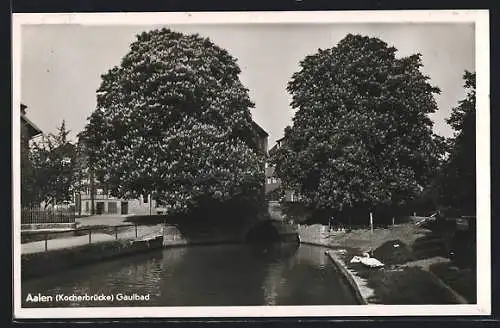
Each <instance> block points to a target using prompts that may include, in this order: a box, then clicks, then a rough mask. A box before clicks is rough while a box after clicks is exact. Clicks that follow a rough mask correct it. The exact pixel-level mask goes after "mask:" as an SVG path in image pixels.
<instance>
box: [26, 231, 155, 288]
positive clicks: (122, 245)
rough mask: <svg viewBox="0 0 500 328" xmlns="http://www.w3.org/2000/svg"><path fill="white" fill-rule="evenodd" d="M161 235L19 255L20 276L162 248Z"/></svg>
mask: <svg viewBox="0 0 500 328" xmlns="http://www.w3.org/2000/svg"><path fill="white" fill-rule="evenodd" d="M162 245H163V236H157V237H153V238H150V239H142V240H114V241H109V242H102V243H96V244H87V245H82V246H76V247H71V248H62V249H56V250H51V251H47V252H38V253H29V254H22V255H21V276H22V278H32V277H38V276H43V275H47V274H51V273H55V272H60V271H63V270H68V269H72V268H75V267H78V266H81V265H85V264H90V263H96V262H99V261H102V260H105V259H110V258H115V257H119V256H124V255H130V254H135V253H140V252H144V251H148V250H152V249H159V248H162Z"/></svg>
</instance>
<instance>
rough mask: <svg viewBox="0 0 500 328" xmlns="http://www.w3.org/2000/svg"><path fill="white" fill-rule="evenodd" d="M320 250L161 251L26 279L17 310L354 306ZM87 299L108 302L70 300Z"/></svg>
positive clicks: (200, 248)
mask: <svg viewBox="0 0 500 328" xmlns="http://www.w3.org/2000/svg"><path fill="white" fill-rule="evenodd" d="M324 251H325V249H323V248H321V247H316V246H308V245H298V244H293V243H292V244H285V243H275V244H267V245H262V244H235V245H214V246H192V247H178V248H166V249H162V250H157V251H151V252H148V253H143V254H137V255H134V256H127V257H123V258H118V259H114V260H110V261H106V262H104V263H99V264H93V265H89V266H83V267H79V268H75V269H73V270H71V271H65V272H61V273H60V274H55V275H54V274H53V275H51V276H48V277H43V278H36V279H30V280H27V281H24V282H23V283H22V306H23V307H68V306H251V305H344V304H356V300H355V298H354V295H353V293H352V291H351V289H350V288H349V287H348V285H347V284H346V283H345V281H344V280H343V279H342V277H341V276H340V273H338V271H337V269H336V268H335V267H334V265H333V263H332V262H331V260H330V259H329V258H328V256H327V255H325V253H324ZM134 294H135V295H134ZM40 295H41V296H45V299H44V302H35V301H36V296H40ZM57 295H64V297H62V299H61V300H59V299H57V300H56V298H58V297H61V296H57ZM85 295H87V296H88V297H87V299H88V298H91V297H94V295H98V296H101V299H102V298H103V297H108V300H107V301H103V300H87V301H86V300H78V299H76V298H75V297H77V296H80V297H83V296H85ZM50 297H52V299H50ZM110 297H113V299H112V300H109V298H110ZM125 298H128V299H125ZM132 298H143V299H142V300H141V299H136V300H131V299H132ZM27 300H29V301H27ZM34 300H35V301H34Z"/></svg>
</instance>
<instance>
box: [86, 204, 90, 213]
mask: <svg viewBox="0 0 500 328" xmlns="http://www.w3.org/2000/svg"><path fill="white" fill-rule="evenodd" d="M85 212H87V213H88V212H89V202H85Z"/></svg>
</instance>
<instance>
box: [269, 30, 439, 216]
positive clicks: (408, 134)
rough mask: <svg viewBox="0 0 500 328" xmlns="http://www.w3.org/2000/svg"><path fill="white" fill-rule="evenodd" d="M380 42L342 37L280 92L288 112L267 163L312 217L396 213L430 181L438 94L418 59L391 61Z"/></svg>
mask: <svg viewBox="0 0 500 328" xmlns="http://www.w3.org/2000/svg"><path fill="white" fill-rule="evenodd" d="M396 52H397V50H396V48H394V47H390V46H388V45H387V44H386V43H385V42H384V41H382V40H380V39H378V38H371V37H365V36H360V35H352V34H349V35H347V36H346V37H345V38H343V39H342V40H341V41H340V42H339V43H338V44H337V45H336V46H334V47H332V48H330V49H326V50H322V49H319V50H318V52H317V53H315V54H313V55H309V56H307V57H305V59H304V60H302V61H301V62H300V70H299V71H298V72H296V73H294V74H293V76H292V79H291V81H290V82H289V83H288V86H287V90H288V92H289V93H290V94H291V95H292V103H291V106H292V107H293V108H294V109H296V112H295V115H294V117H293V125H292V126H291V127H287V128H286V129H285V140H286V142H285V143H284V146H283V147H281V148H280V149H279V150H278V151H277V152H276V154H275V155H274V156H273V162H274V163H275V164H276V174H277V175H278V177H279V178H280V179H281V181H282V182H283V184H284V186H285V187H286V188H291V189H292V190H296V191H298V192H299V193H300V194H301V196H302V198H303V199H304V201H305V202H306V203H307V204H309V205H310V206H313V207H315V208H317V209H325V210H333V211H348V210H350V209H355V208H365V209H373V208H375V207H377V206H379V205H382V204H385V205H390V206H396V207H398V206H403V205H404V204H406V203H407V202H408V201H409V200H411V199H412V198H413V197H415V195H416V194H418V193H419V192H420V190H421V188H422V186H425V185H426V184H427V183H428V182H429V178H430V176H431V175H432V174H433V172H434V171H435V169H436V167H437V166H438V164H439V162H440V160H441V157H442V155H443V143H444V139H443V138H441V137H439V136H437V135H435V134H434V133H433V132H432V126H433V123H432V121H431V120H430V118H429V117H428V114H432V113H434V112H435V111H436V110H437V105H436V101H435V98H434V95H435V94H438V93H439V92H440V90H439V89H438V88H437V87H435V86H432V85H431V84H430V83H429V81H428V80H429V77H428V76H426V75H424V74H423V73H422V72H421V70H420V69H421V67H422V65H423V64H422V59H421V55H420V54H414V55H411V56H407V57H402V58H397V57H396Z"/></svg>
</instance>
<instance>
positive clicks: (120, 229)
mask: <svg viewBox="0 0 500 328" xmlns="http://www.w3.org/2000/svg"><path fill="white" fill-rule="evenodd" d="M161 234H163V229H162V225H161V224H156V225H138V224H123V225H116V226H88V227H79V228H77V229H75V230H70V231H50V232H34V233H30V234H25V235H24V236H23V235H22V236H21V244H29V245H25V246H23V247H26V249H25V250H22V252H23V253H24V252H26V253H32V252H38V251H48V250H51V249H61V248H71V247H75V246H81V245H86V244H95V243H102V242H108V241H112V240H130V239H137V238H144V237H151V236H157V235H161Z"/></svg>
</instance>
